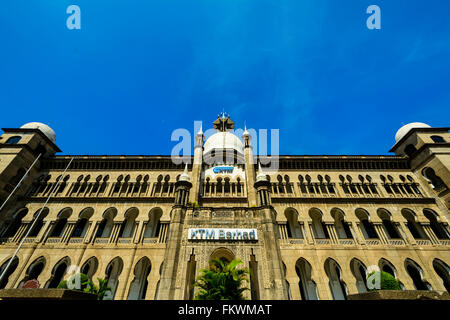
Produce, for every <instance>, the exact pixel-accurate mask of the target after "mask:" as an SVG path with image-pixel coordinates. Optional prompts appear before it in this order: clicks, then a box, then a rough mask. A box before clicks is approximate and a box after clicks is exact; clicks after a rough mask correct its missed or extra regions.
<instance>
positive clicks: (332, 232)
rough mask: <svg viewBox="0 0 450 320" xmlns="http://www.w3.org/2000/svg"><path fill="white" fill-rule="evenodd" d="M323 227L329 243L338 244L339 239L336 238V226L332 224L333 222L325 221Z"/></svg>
mask: <svg viewBox="0 0 450 320" xmlns="http://www.w3.org/2000/svg"><path fill="white" fill-rule="evenodd" d="M325 227H326V228H327V231H328V234H329V236H330V240H331V243H334V244H339V239H338V235H337V233H336V228H335V226H334V222H325Z"/></svg>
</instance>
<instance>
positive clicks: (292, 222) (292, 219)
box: [284, 208, 303, 239]
mask: <svg viewBox="0 0 450 320" xmlns="http://www.w3.org/2000/svg"><path fill="white" fill-rule="evenodd" d="M284 215H285V216H286V219H287V222H288V225H287V231H288V235H289V236H290V237H292V238H294V239H303V233H302V230H301V227H300V224H299V223H298V212H297V211H296V210H295V209H293V208H288V209H286V210H285V211H284Z"/></svg>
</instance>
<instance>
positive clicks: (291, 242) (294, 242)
mask: <svg viewBox="0 0 450 320" xmlns="http://www.w3.org/2000/svg"><path fill="white" fill-rule="evenodd" d="M289 243H290V244H303V243H305V240H303V239H290V240H289Z"/></svg>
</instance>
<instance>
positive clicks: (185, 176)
mask: <svg viewBox="0 0 450 320" xmlns="http://www.w3.org/2000/svg"><path fill="white" fill-rule="evenodd" d="M179 180H180V181H190V180H191V179H190V178H189V174H188V164H187V163H186V166H185V167H184V171H183V173H182V174H181V175H180V179H179Z"/></svg>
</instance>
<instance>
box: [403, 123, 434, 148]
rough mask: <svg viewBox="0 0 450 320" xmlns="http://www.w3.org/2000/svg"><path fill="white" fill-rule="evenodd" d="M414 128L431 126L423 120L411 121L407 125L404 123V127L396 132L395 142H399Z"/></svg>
mask: <svg viewBox="0 0 450 320" xmlns="http://www.w3.org/2000/svg"><path fill="white" fill-rule="evenodd" d="M414 128H431V127H430V126H429V125H427V124H426V123H422V122H411V123H408V124H406V125H404V126H403V127H401V128H400V129H398V131H397V133H396V134H395V143H397V142H399V141H400V140H401V139H402V138H403V137H404V136H406V134H407V133H408V132H409V131H410V130H411V129H414Z"/></svg>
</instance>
